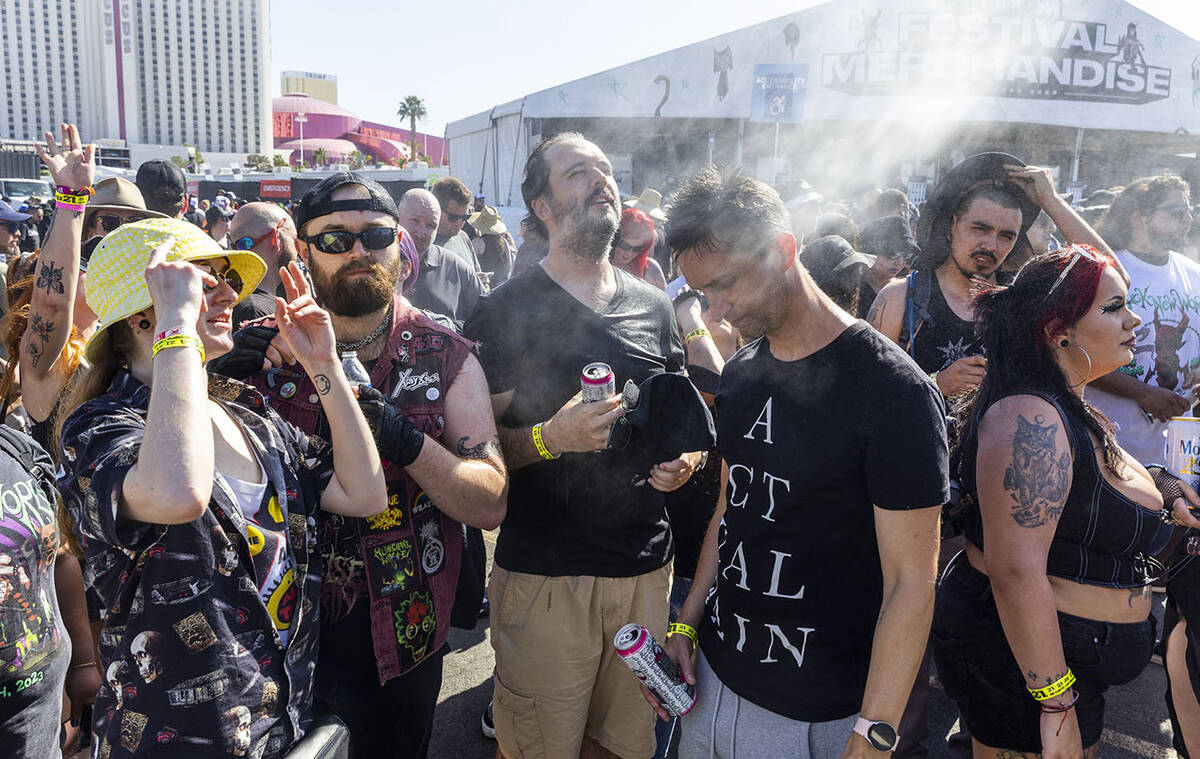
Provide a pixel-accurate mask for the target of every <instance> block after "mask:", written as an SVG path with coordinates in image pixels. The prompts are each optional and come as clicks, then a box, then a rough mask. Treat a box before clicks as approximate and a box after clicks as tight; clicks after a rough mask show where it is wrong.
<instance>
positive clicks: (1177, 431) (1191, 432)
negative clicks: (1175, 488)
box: [1166, 416, 1200, 490]
mask: <svg viewBox="0 0 1200 759" xmlns="http://www.w3.org/2000/svg"><path fill="white" fill-rule="evenodd" d="M1166 453H1167V471H1168V472H1170V473H1171V474H1173V475H1175V476H1176V477H1178V478H1179V479H1181V480H1183V481H1184V482H1186V483H1187V484H1189V485H1191V486H1192V489H1193V490H1195V489H1197V488H1198V487H1200V418H1197V417H1194V416H1177V417H1174V418H1172V419H1171V421H1169V422H1167V451H1166Z"/></svg>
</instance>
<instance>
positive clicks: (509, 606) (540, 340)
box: [464, 134, 703, 759]
mask: <svg viewBox="0 0 1200 759" xmlns="http://www.w3.org/2000/svg"><path fill="white" fill-rule="evenodd" d="M521 194H522V196H523V197H524V200H525V205H526V207H527V208H528V209H529V215H528V216H527V217H526V222H527V223H528V224H530V225H532V226H533V227H534V228H535V229H536V231H537V232H538V233H539V234H540V235H541V236H543V237H545V238H546V239H547V240H549V244H550V252H549V254H548V255H547V256H546V258H545V259H544V260H543V261H542V262H541V264H540V265H534V266H531V267H530V268H529V269H527V270H525V271H523V272H522V273H520V274H519V275H517V276H515V277H513V278H512V279H511V280H509V281H508V282H507V283H505V285H504V286H503V287H500V288H497V289H496V290H494V291H493V292H492V293H490V294H488V295H487V296H485V297H484V298H483V299H481V300H480V303H479V307H478V309H477V310H476V312H475V313H474V314H473V315H472V316H471V317H470V318H469V319H468V321H467V324H466V326H465V328H464V333H465V334H466V335H467V336H468V337H470V338H471V339H472V340H475V341H477V342H478V343H479V344H480V359H481V362H482V364H483V368H484V373H485V374H486V375H487V379H488V385H489V387H490V390H491V392H492V405H493V408H494V410H495V412H496V420H497V426H498V429H499V433H500V440H501V445H502V447H503V450H504V458H505V461H506V463H507V464H508V467H509V472H510V486H509V488H510V489H509V499H508V514H507V516H506V518H505V521H504V523H503V525H502V526H501V529H500V536H499V539H498V541H497V544H496V555H495V567H494V569H493V571H492V578H491V582H490V586H489V589H488V597H489V599H490V601H491V610H492V618H491V626H492V646H493V647H494V648H495V651H496V677H495V686H494V687H495V690H494V699H493V714H494V720H495V721H494V725H495V732H496V739H497V741H498V742H499V744H500V751H501V753H502V754H503V756H505V757H507V758H508V759H520V758H521V757H525V756H538V757H542V756H547V757H576V756H581V755H582V756H585V757H609V756H617V757H623V758H624V759H635V758H636V759H645V758H646V757H649V756H651V754H653V753H654V745H655V743H654V725H653V714H652V713H650V712H649V710H648V709H646V705H645V703H644V702H643V701H642V697H641V694H640V689H639V686H638V681H637V679H636V678H635V677H633V676H631V675H630V673H629V669H628V667H626V665H625V664H624V663H623V661H622V659H621V658H620V656H619V655H618V654H617V652H616V649H615V648H614V647H613V645H612V641H613V638H614V637H615V636H616V634H617V632H618V631H619V630H620V629H621V627H623V626H624V625H625V624H626V623H629V622H637V623H639V624H641V625H644V626H645V628H646V629H647V630H648V631H649V633H650V634H651V635H653V636H655V637H657V638H658V639H660V640H661V639H663V637H664V636H665V633H666V628H667V598H668V570H667V563H668V562H669V561H670V559H671V555H672V553H673V550H674V549H673V544H672V538H671V529H670V526H669V524H668V522H667V515H666V508H665V498H664V493H666V492H669V491H672V490H674V489H676V488H678V487H680V486H681V485H683V484H684V483H685V482H686V481H687V480H688V478H689V477H691V475H692V473H693V472H694V471H695V469H696V468H698V466H699V465H700V462H701V461H702V459H703V456H702V454H701V453H699V452H696V453H685V454H683V455H682V456H680V457H679V458H678V459H675V460H673V461H666V462H662V463H660V464H657V465H655V466H653V467H652V468H649V469H650V470H649V471H647V472H641V473H639V476H638V477H636V478H634V479H631V478H630V477H629V474H628V472H624V471H621V470H619V469H618V467H617V466H615V462H616V459H617V457H616V456H614V455H613V453H612V452H609V451H606V448H608V441H609V431H610V428H611V427H612V426H613V422H614V421H615V420H616V419H617V418H618V417H619V416H620V415H621V413H622V412H621V406H620V398H619V397H618V396H617V395H616V394H614V390H615V389H616V388H618V387H622V386H623V385H624V384H625V383H626V381H628V380H632V381H634V382H635V383H639V384H640V383H641V382H642V381H643V380H645V379H647V378H648V377H650V376H651V375H654V374H658V373H661V372H680V371H682V369H683V366H684V354H683V346H682V343H681V340H680V337H679V333H678V330H677V327H676V323H675V317H674V313H673V312H672V309H671V304H670V302H669V301H668V300H667V297H666V295H665V294H664V293H662V292H661V291H659V290H657V289H656V288H654V287H652V286H650V285H647V284H646V283H644V282H642V281H641V280H639V279H637V278H636V277H633V276H631V275H629V274H627V273H625V272H623V271H621V270H619V269H616V268H614V267H613V266H612V264H611V263H610V262H609V253H610V247H611V244H612V239H613V235H614V234H615V233H616V230H617V227H618V224H619V221H620V202H619V196H618V191H617V185H616V181H615V180H614V178H613V173H612V166H611V164H610V163H609V161H608V159H607V158H606V157H605V155H604V153H603V152H601V150H600V149H599V148H598V147H597V146H596V145H594V144H592V143H591V142H588V141H587V140H585V139H584V138H583V137H582V136H580V135H578V134H559V135H555V136H552V137H549V138H547V139H546V140H543V141H542V142H541V143H540V144H538V145H537V146H536V147H535V148H534V149H533V151H532V153H531V154H530V157H529V160H528V162H527V163H526V166H525V180H524V182H523V183H522V185H521ZM597 364H600V365H597ZM604 365H606V366H604ZM581 386H582V387H583V388H584V389H583V390H581ZM601 396H602V397H601ZM592 398H597V400H592V401H591V402H586V401H587V400H589V399H592ZM619 471H620V472H621V473H618V472H619Z"/></svg>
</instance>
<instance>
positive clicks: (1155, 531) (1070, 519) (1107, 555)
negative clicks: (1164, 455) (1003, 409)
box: [959, 388, 1171, 588]
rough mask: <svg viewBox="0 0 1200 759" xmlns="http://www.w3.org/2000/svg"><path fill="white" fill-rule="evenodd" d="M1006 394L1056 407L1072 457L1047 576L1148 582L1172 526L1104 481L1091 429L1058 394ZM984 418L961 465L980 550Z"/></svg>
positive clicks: (969, 521)
mask: <svg viewBox="0 0 1200 759" xmlns="http://www.w3.org/2000/svg"><path fill="white" fill-rule="evenodd" d="M1008 395H1009V396H1011V395H1035V396H1037V397H1039V398H1042V399H1043V400H1045V401H1046V402H1048V403H1050V404H1051V405H1053V406H1054V407H1055V408H1056V409H1057V410H1058V413H1059V415H1060V416H1061V417H1062V418H1063V420H1064V421H1065V422H1066V425H1067V439H1068V440H1069V441H1070V445H1071V453H1072V457H1073V459H1074V464H1073V467H1072V480H1071V490H1070V492H1068V493H1067V500H1066V504H1065V505H1064V507H1063V511H1062V514H1061V516H1060V517H1059V520H1058V526H1057V528H1056V529H1055V531H1054V539H1053V540H1052V541H1051V543H1050V554H1049V556H1048V557H1047V560H1046V574H1048V575H1052V576H1054V577H1062V578H1064V579H1067V580H1073V581H1075V582H1080V583H1084V584H1087V585H1103V586H1106V587H1110V588H1135V587H1140V586H1143V585H1149V584H1150V583H1151V582H1152V581H1154V580H1155V579H1156V575H1157V572H1156V571H1155V565H1154V564H1152V563H1151V562H1150V560H1149V559H1148V558H1147V557H1150V556H1153V555H1155V554H1156V553H1158V552H1159V551H1161V550H1162V549H1163V548H1164V547H1165V546H1166V544H1167V540H1168V539H1170V537H1171V528H1170V527H1169V526H1168V525H1166V524H1163V522H1162V520H1161V519H1160V518H1159V512H1158V511H1156V510H1154V509H1148V508H1146V507H1145V506H1142V505H1141V504H1140V503H1138V502H1136V501H1134V500H1133V499H1131V498H1129V497H1128V496H1126V495H1124V494H1123V493H1121V491H1119V490H1117V489H1116V488H1115V487H1114V486H1113V485H1112V483H1110V482H1108V481H1107V480H1105V479H1104V474H1103V472H1102V471H1101V469H1100V464H1099V462H1097V461H1096V455H1095V452H1094V451H1095V449H1094V447H1093V445H1092V438H1091V435H1090V434H1089V433H1088V429H1087V427H1086V426H1085V425H1084V423H1083V421H1082V420H1081V419H1079V418H1077V416H1076V415H1074V414H1068V413H1067V412H1066V411H1065V410H1064V409H1063V407H1062V404H1061V403H1059V402H1058V397H1057V396H1056V395H1054V394H1052V393H1047V392H1044V391H1041V390H1034V389H1029V388H1026V389H1022V390H1015V391H1013V392H1011V393H1009V394H1008ZM1002 397H1007V396H1002ZM997 400H999V399H997ZM982 418H983V415H982V414H979V415H977V416H976V418H975V420H973V421H972V424H971V426H970V429H969V430H968V431H967V434H966V437H965V439H964V440H963V456H962V462H961V464H960V466H959V475H960V478H959V482H960V483H961V484H962V489H963V494H964V498H965V499H967V508H966V509H965V510H964V512H963V525H964V527H965V529H966V535H967V539H968V540H970V541H971V542H972V543H974V544H975V545H976V546H978V547H979V548H980V549H981V550H982V548H983V517H982V515H981V514H980V511H979V495H978V491H977V490H976V485H975V458H976V452H977V450H978V446H979V439H978V425H979V421H978V420H979V419H982Z"/></svg>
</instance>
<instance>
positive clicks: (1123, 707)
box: [430, 533, 1176, 759]
mask: <svg viewBox="0 0 1200 759" xmlns="http://www.w3.org/2000/svg"><path fill="white" fill-rule="evenodd" d="M484 540H485V543H486V545H487V550H488V567H489V571H490V567H491V554H492V549H493V548H494V547H495V540H496V534H495V533H484ZM1156 598H1157V600H1158V604H1157V606H1156V611H1155V614H1156V615H1157V616H1158V617H1159V619H1160V620H1161V619H1162V602H1163V597H1162V596H1156ZM450 645H451V649H452V650H451V653H450V654H449V655H448V656H447V657H446V661H445V670H444V675H443V681H442V693H441V696H440V699H439V705H438V712H437V718H436V722H435V724H434V729H433V745H432V747H431V749H430V757H432V759H491V757H492V756H494V753H495V750H496V744H495V742H493V741H490V740H487V739H486V738H484V737H483V734H482V733H481V732H480V731H479V716H480V714H482V712H483V709H484V708H485V707H486V706H487V704H488V701H489V700H490V699H491V695H492V681H491V674H492V664H493V659H492V648H491V643H490V642H489V641H488V629H487V620H481V621H480V623H479V625H478V626H476V628H475V629H474V630H472V631H467V630H454V631H453V632H452V633H451V635H450ZM1166 683H1167V680H1166V676H1165V674H1164V673H1163V669H1162V667H1160V666H1158V665H1157V664H1151V665H1150V666H1148V667H1147V668H1146V671H1145V672H1143V673H1142V675H1141V677H1139V678H1138V679H1137V680H1135V681H1133V682H1132V683H1130V684H1129V685H1126V686H1124V687H1121V688H1115V689H1111V690H1110V691H1109V693H1108V695H1107V697H1106V698H1107V708H1106V712H1105V723H1106V724H1107V725H1108V727H1107V729H1106V730H1105V731H1104V740H1103V745H1102V746H1101V748H1100V756H1101V757H1102V758H1103V759H1141V758H1143V757H1145V758H1147V759H1176V753H1175V751H1174V750H1172V749H1171V737H1170V735H1171V729H1170V724H1169V723H1168V722H1167V708H1166V705H1165V704H1164V702H1163V692H1164V691H1165V690H1166ZM929 714H930V735H931V736H938V737H939V738H944V736H946V735H947V734H948V733H949V731H950V729H951V728H952V727H953V726H954V722H955V720H956V718H957V714H956V713H955V710H954V707H953V705H952V704H951V703H950V702H949V700H948V699H947V698H946V695H945V693H943V692H942V690H941V688H940V687H938V686H937V684H936V683H935V687H934V689H933V693H932V702H931V703H930V707H929ZM946 756H948V754H947V752H946V749H945V745H944V742H943V743H942V744H941V745H939V746H937V747H935V748H933V749H932V750H930V752H929V757H930V759H942V758H944V757H946Z"/></svg>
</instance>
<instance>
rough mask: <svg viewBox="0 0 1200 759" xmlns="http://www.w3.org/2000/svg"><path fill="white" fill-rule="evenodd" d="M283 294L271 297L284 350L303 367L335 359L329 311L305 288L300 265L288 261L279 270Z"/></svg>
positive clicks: (336, 358)
mask: <svg viewBox="0 0 1200 759" xmlns="http://www.w3.org/2000/svg"><path fill="white" fill-rule="evenodd" d="M279 278H280V279H281V280H282V281H283V290H284V294H285V295H287V300H284V299H283V298H276V299H275V323H276V325H277V326H278V327H279V335H280V337H282V338H283V339H284V342H286V343H287V347H288V350H290V351H291V353H292V355H294V356H295V357H296V360H297V361H299V362H300V364H301V365H302V366H304V367H305V369H308V368H309V367H310V366H317V365H320V364H323V363H336V362H337V360H338V357H337V344H336V338H334V335H333V322H332V321H331V320H330V318H329V313H328V312H327V311H325V309H323V308H321V307H320V306H318V305H317V302H316V301H315V300H313V297H312V294H311V293H310V292H309V287H308V281H307V280H305V279H304V274H303V273H302V272H301V271H300V266H299V265H298V264H297V263H296V262H295V261H293V262H291V263H290V264H288V265H287V267H286V268H283V269H280V270H279Z"/></svg>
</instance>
